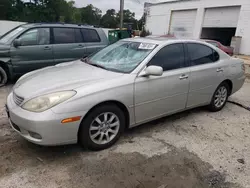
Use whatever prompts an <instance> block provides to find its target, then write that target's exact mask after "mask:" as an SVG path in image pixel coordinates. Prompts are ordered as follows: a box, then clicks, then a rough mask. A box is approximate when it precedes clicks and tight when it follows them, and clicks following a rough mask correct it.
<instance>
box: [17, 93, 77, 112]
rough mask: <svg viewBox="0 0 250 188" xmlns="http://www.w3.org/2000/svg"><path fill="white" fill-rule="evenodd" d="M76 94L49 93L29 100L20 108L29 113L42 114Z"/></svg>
mask: <svg viewBox="0 0 250 188" xmlns="http://www.w3.org/2000/svg"><path fill="white" fill-rule="evenodd" d="M75 94H76V91H61V92H56V93H50V94H47V95H42V96H39V97H36V98H33V99H30V100H29V101H27V102H26V103H24V104H23V105H22V108H23V109H25V110H28V111H31V112H43V111H45V110H48V109H50V108H52V107H53V106H56V105H58V104H60V103H62V102H64V101H66V100H68V99H70V98H71V97H73V96H74V95H75Z"/></svg>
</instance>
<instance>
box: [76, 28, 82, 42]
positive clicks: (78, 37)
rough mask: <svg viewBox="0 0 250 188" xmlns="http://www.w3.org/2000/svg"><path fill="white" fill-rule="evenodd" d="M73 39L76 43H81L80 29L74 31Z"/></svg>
mask: <svg viewBox="0 0 250 188" xmlns="http://www.w3.org/2000/svg"><path fill="white" fill-rule="evenodd" d="M75 38H76V43H82V42H83V37H82V33H81V30H80V29H75Z"/></svg>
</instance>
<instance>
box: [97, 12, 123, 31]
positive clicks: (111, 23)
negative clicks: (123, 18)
mask: <svg viewBox="0 0 250 188" xmlns="http://www.w3.org/2000/svg"><path fill="white" fill-rule="evenodd" d="M118 24H119V22H118V20H117V18H116V11H115V9H109V10H107V12H106V14H104V15H103V16H102V18H101V26H102V27H105V28H116V27H117V25H118Z"/></svg>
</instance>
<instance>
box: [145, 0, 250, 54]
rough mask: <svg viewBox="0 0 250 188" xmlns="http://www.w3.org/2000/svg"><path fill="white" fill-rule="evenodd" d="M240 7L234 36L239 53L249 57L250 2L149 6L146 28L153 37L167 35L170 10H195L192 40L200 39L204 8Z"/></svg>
mask: <svg viewBox="0 0 250 188" xmlns="http://www.w3.org/2000/svg"><path fill="white" fill-rule="evenodd" d="M226 6H241V11H240V15H239V20H238V25H237V29H236V34H235V35H236V36H241V37H242V41H241V47H240V53H241V54H246V55H250V0H237V1H236V0H190V1H177V2H171V3H170V2H168V3H161V4H155V5H151V6H150V7H149V15H148V16H147V19H146V28H147V29H148V30H149V31H150V32H152V34H153V35H163V34H167V33H168V31H169V23H170V19H171V18H170V17H171V11H172V10H187V9H197V15H196V20H195V27H194V32H193V38H196V39H198V38H200V35H201V30H202V25H203V19H204V14H205V9H206V8H213V7H226Z"/></svg>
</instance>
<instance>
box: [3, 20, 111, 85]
mask: <svg viewBox="0 0 250 188" xmlns="http://www.w3.org/2000/svg"><path fill="white" fill-rule="evenodd" d="M108 43H109V42H108V39H107V36H106V35H105V33H104V31H103V30H102V29H101V28H94V27H86V26H81V25H72V24H43V23H36V24H25V25H21V26H19V27H17V28H15V29H13V30H11V31H9V32H8V33H6V34H5V35H3V36H2V37H1V38H0V86H1V85H4V84H5V83H6V82H7V80H8V79H13V78H14V77H16V76H21V75H23V74H25V73H27V72H30V71H33V70H36V69H40V68H43V67H46V66H52V65H55V64H58V63H62V62H67V61H72V60H75V59H80V58H81V57H86V56H88V55H89V54H92V53H93V52H95V51H97V50H100V49H101V48H104V47H105V46H107V45H108Z"/></svg>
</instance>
